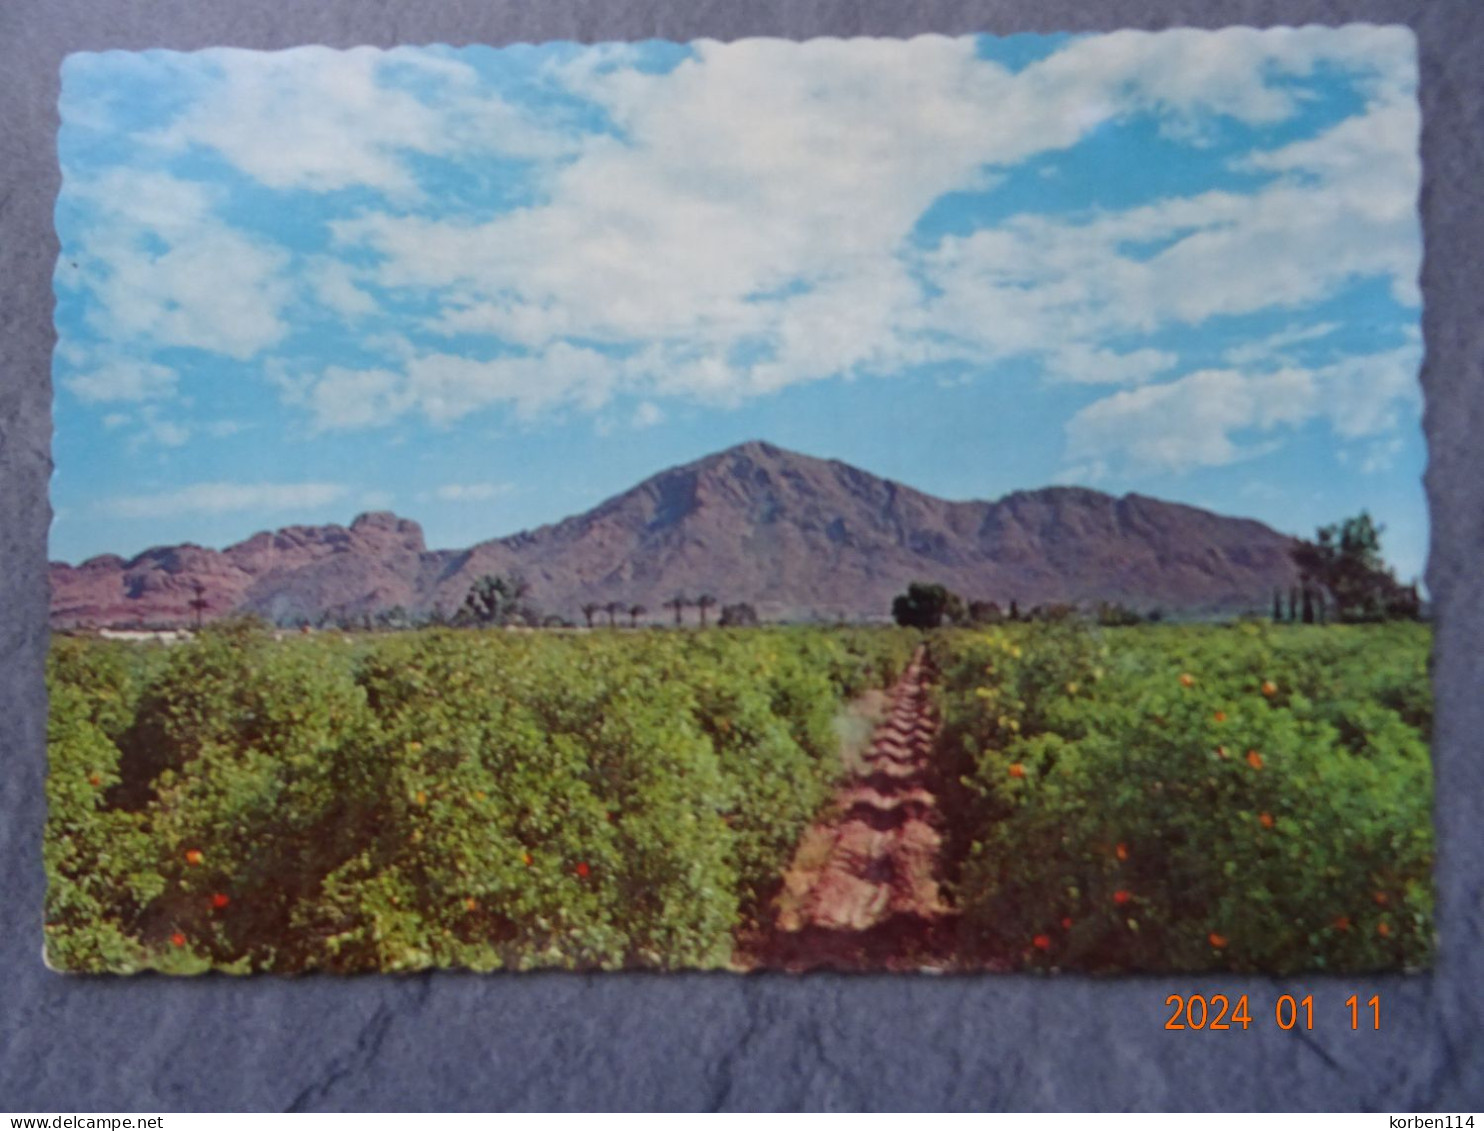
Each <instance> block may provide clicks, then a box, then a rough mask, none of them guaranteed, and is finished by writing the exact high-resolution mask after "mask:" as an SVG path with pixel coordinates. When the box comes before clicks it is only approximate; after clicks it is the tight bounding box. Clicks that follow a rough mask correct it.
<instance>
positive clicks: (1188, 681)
mask: <svg viewBox="0 0 1484 1131" xmlns="http://www.w3.org/2000/svg"><path fill="white" fill-rule="evenodd" d="M1180 686H1181V687H1194V686H1195V676H1193V675H1191V674H1190V673H1189V672H1184V673H1182V674H1181V676H1180Z"/></svg>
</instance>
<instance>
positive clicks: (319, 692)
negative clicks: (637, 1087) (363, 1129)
mask: <svg viewBox="0 0 1484 1131" xmlns="http://www.w3.org/2000/svg"><path fill="white" fill-rule="evenodd" d="M911 648H912V643H911V634H907V633H898V632H895V631H891V630H857V631H842V632H832V631H822V630H783V629H754V630H748V631H738V632H729V633H706V634H699V633H667V632H626V633H622V634H608V633H603V634H582V635H580V636H576V637H553V636H549V635H539V636H526V635H515V634H508V633H504V632H467V631H465V632H457V631H452V630H423V631H418V632H409V633H399V634H396V635H392V636H376V637H359V638H355V639H354V640H352V638H349V637H344V636H340V635H338V634H337V635H329V636H312V637H311V636H297V635H296V636H294V637H291V638H289V639H286V640H276V639H275V638H274V637H273V636H272V635H270V634H269V633H267V632H265V631H263V630H262V628H261V626H257V625H254V624H251V623H246V622H234V623H226V624H222V625H219V626H213V627H211V628H209V629H207V630H206V631H205V632H204V633H203V634H202V635H201V637H200V638H199V639H198V640H196V641H194V642H191V643H188V644H182V645H178V646H175V647H171V648H158V647H131V646H128V645H119V644H111V643H109V642H98V641H85V640H67V639H59V640H58V641H57V642H56V644H55V646H54V649H53V653H52V657H51V665H50V672H49V678H50V688H51V695H52V716H51V743H50V749H51V775H50V777H49V779H48V798H49V803H50V806H51V813H50V820H49V823H48V828H47V839H46V862H47V869H48V875H49V878H50V888H49V892H48V911H47V938H48V946H47V952H48V956H49V959H50V960H51V962H52V963H53V964H54V965H56V966H58V967H61V968H65V969H69V970H134V969H141V968H154V969H159V970H165V971H169V972H177V973H185V972H194V971H199V970H202V969H207V968H211V967H215V968H218V969H227V970H280V971H286V970H303V969H314V968H327V969H336V970H386V969H392V970H404V969H417V968H422V967H426V966H430V965H437V966H442V965H459V966H468V967H472V968H476V969H491V968H496V967H529V966H550V965H558V966H591V965H598V966H622V965H635V966H664V965H686V966H714V965H721V964H725V963H726V962H727V961H728V960H729V958H730V955H731V949H732V943H733V936H734V932H735V930H736V929H737V927H738V926H739V925H740V924H741V923H743V922H744V921H746V920H747V919H749V918H751V917H755V916H756V915H757V914H759V912H760V909H761V907H762V905H763V903H764V901H765V900H766V898H767V896H768V895H769V894H770V893H771V890H772V885H773V884H774V883H775V882H776V878H777V876H778V875H779V873H780V872H781V870H782V869H783V867H784V865H785V864H786V863H787V860H788V858H789V855H790V854H791V852H792V849H793V846H794V844H795V843H796V841H797V839H798V837H799V835H800V833H801V832H802V830H803V828H804V827H805V825H806V824H807V823H808V822H809V821H810V820H811V819H812V818H813V817H814V816H815V814H816V812H817V811H818V809H819V808H820V806H821V805H822V804H823V803H824V801H825V799H826V798H827V796H828V793H829V790H830V788H831V784H832V781H833V779H834V777H835V775H836V774H837V773H838V771H839V757H838V753H839V748H838V740H837V737H836V734H835V730H834V721H835V718H836V716H837V713H838V711H839V708H840V706H841V703H842V701H843V700H844V699H846V698H848V697H851V696H854V695H858V694H860V693H861V692H862V691H864V690H866V689H867V688H868V687H870V686H878V685H885V684H886V683H889V682H890V681H892V680H893V679H894V678H895V677H896V674H897V672H898V671H899V670H900V668H901V666H902V665H903V664H904V663H905V662H906V659H907V657H908V656H909V655H910V652H911Z"/></svg>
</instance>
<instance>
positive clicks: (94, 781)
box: [88, 773, 103, 785]
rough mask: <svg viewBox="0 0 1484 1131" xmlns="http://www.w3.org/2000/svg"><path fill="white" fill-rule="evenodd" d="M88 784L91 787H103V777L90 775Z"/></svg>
mask: <svg viewBox="0 0 1484 1131" xmlns="http://www.w3.org/2000/svg"><path fill="white" fill-rule="evenodd" d="M88 784H89V785H102V784H103V776H102V775H101V774H97V773H92V774H89V775H88Z"/></svg>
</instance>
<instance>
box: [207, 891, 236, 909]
mask: <svg viewBox="0 0 1484 1131" xmlns="http://www.w3.org/2000/svg"><path fill="white" fill-rule="evenodd" d="M231 902H232V897H231V896H230V895H227V894H226V893H224V892H217V893H216V894H215V895H213V896H212V897H211V906H213V907H215V908H216V909H217V910H218V911H220V910H222V908H224V907H226V906H227V904H229V903H231Z"/></svg>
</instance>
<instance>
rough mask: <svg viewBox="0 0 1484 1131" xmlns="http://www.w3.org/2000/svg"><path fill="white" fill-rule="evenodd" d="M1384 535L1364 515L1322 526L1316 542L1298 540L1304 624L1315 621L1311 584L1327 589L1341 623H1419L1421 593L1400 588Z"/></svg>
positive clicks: (1296, 550) (1296, 554)
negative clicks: (1385, 557)
mask: <svg viewBox="0 0 1484 1131" xmlns="http://www.w3.org/2000/svg"><path fill="white" fill-rule="evenodd" d="M1382 532H1383V528H1382V527H1379V526H1377V525H1376V524H1375V523H1374V522H1372V521H1371V516H1370V515H1369V514H1367V513H1366V512H1365V511H1361V513H1360V514H1358V515H1356V516H1355V517H1353V518H1347V519H1345V520H1344V521H1343V522H1338V523H1335V524H1333V525H1331V526H1324V527H1321V528H1320V529H1319V531H1318V533H1317V535H1316V537H1315V540H1314V541H1313V542H1300V543H1299V544H1298V545H1297V546H1296V547H1295V548H1294V550H1293V560H1294V563H1295V564H1296V565H1297V566H1298V567H1299V569H1300V570H1301V571H1302V572H1303V574H1304V577H1305V580H1306V584H1305V585H1304V590H1303V599H1304V616H1303V620H1304V623H1306V624H1308V623H1312V622H1313V620H1314V614H1313V603H1314V599H1315V594H1314V592H1313V591H1312V590H1311V588H1310V586H1309V584H1308V582H1314V583H1317V584H1318V585H1321V586H1323V587H1324V589H1325V590H1326V591H1328V593H1329V594H1330V596H1332V597H1333V598H1334V602H1335V607H1336V610H1337V612H1338V614H1339V619H1340V620H1342V621H1377V620H1416V619H1417V617H1418V616H1419V615H1420V613H1421V602H1420V600H1419V599H1418V596H1417V589H1416V587H1415V586H1403V585H1401V584H1400V583H1399V582H1398V581H1397V579H1396V575H1395V574H1394V573H1393V572H1392V571H1391V570H1390V569H1389V568H1387V566H1386V563H1385V561H1383V560H1382V557H1381V534H1382ZM1274 619H1277V618H1276V616H1275V618H1274ZM1290 619H1292V606H1291V604H1290Z"/></svg>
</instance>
